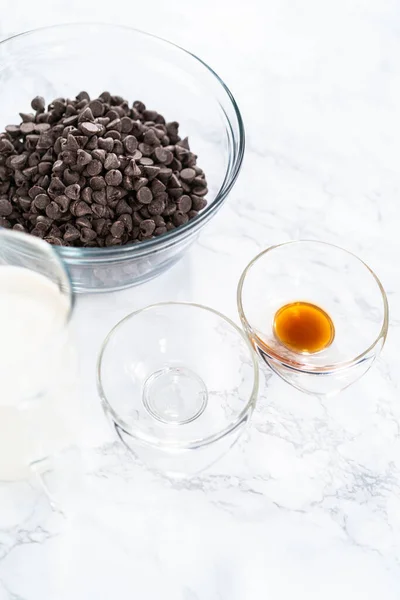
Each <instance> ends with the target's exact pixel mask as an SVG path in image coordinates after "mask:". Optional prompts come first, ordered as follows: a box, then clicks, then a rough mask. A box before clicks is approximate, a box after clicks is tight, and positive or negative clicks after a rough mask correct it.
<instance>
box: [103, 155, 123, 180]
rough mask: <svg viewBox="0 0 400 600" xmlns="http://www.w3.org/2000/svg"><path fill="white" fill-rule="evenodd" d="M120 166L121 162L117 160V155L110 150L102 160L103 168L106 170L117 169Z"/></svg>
mask: <svg viewBox="0 0 400 600" xmlns="http://www.w3.org/2000/svg"><path fill="white" fill-rule="evenodd" d="M120 166H121V163H120V161H119V160H118V158H117V155H116V154H114V152H110V154H107V156H106V159H105V161H104V168H105V169H107V171H109V170H111V169H118V168H119V167H120ZM111 185H112V184H111Z"/></svg>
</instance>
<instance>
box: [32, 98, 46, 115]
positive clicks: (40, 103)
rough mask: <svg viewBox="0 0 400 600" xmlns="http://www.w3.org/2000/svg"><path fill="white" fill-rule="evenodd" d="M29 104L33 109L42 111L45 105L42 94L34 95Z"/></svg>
mask: <svg viewBox="0 0 400 600" xmlns="http://www.w3.org/2000/svg"><path fill="white" fill-rule="evenodd" d="M31 106H32V108H33V110H36V111H37V112H43V111H44V109H45V107H46V103H45V101H44V98H42V96H36V98H34V99H33V100H32V102H31Z"/></svg>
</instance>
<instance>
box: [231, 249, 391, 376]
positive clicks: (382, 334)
mask: <svg viewBox="0 0 400 600" xmlns="http://www.w3.org/2000/svg"><path fill="white" fill-rule="evenodd" d="M304 243H308V244H317V245H321V244H323V245H324V246H330V247H331V248H335V249H338V250H341V251H342V252H345V253H346V254H349V255H350V256H352V257H354V258H355V259H356V260H357V261H358V262H359V263H361V265H363V266H364V267H365V268H366V269H367V270H368V271H369V273H370V274H371V275H372V277H373V278H374V280H375V282H376V284H377V285H378V288H379V291H380V292H381V296H382V302H383V319H382V326H381V329H380V331H379V334H378V335H377V337H376V338H375V340H374V341H373V342H372V343H371V344H370V345H369V346H368V348H367V349H366V350H364V351H363V352H361V353H360V354H358V355H357V356H355V357H354V358H352V359H349V360H345V361H339V362H335V363H332V364H327V365H312V364H307V363H306V362H303V363H300V362H297V361H296V360H290V359H288V358H287V357H285V356H283V355H280V354H279V353H278V352H276V351H275V350H274V349H273V348H271V347H270V346H268V345H267V344H266V343H265V342H264V341H263V340H261V339H260V337H259V336H258V335H257V333H256V332H255V331H254V329H253V328H252V326H251V324H250V322H249V321H248V319H247V317H246V311H245V309H244V306H243V288H244V285H245V281H246V277H247V275H248V273H249V271H250V270H251V268H252V267H253V266H254V265H255V263H256V262H257V261H258V260H259V259H261V258H263V257H264V256H265V255H266V254H268V253H269V252H271V251H273V250H275V249H277V248H282V247H283V246H289V245H295V244H304ZM236 300H237V307H238V312H239V316H240V320H241V322H242V325H243V328H244V330H245V331H246V333H247V335H248V336H249V338H250V339H251V340H252V341H253V344H254V345H255V346H256V348H257V350H258V351H259V352H262V353H263V354H265V355H266V356H267V357H268V358H270V359H271V360H272V361H277V362H279V363H280V364H281V365H282V366H284V367H287V368H288V369H290V370H291V371H295V372H298V373H305V374H309V375H318V374H324V375H328V374H330V373H336V372H337V371H340V370H342V369H347V368H349V367H354V366H356V365H358V364H360V363H362V362H363V361H364V360H366V359H367V358H368V355H369V353H370V352H371V351H372V350H373V349H374V348H375V346H376V345H377V344H378V342H379V341H380V340H382V347H383V346H384V344H385V341H386V337H387V333H388V327H389V304H388V299H387V296H386V292H385V290H384V288H383V285H382V283H381V282H380V280H379V278H378V276H377V275H376V274H375V273H374V271H373V270H372V269H371V268H370V267H369V266H368V265H367V264H366V263H365V262H364V261H363V260H362V259H361V258H359V257H358V256H357V255H356V254H354V252H351V251H350V250H347V249H346V248H342V247H341V246H338V245H337V244H331V243H330V242H324V241H321V240H306V239H304V240H289V241H287V242H283V243H281V244H275V245H273V246H270V247H268V248H266V249H265V250H262V251H261V252H259V253H258V254H257V255H256V256H255V257H254V258H253V259H252V260H251V261H250V262H249V263H248V265H247V266H246V267H245V269H244V271H243V272H242V275H241V276H240V279H239V282H238V286H237V293H236ZM305 356H306V355H305Z"/></svg>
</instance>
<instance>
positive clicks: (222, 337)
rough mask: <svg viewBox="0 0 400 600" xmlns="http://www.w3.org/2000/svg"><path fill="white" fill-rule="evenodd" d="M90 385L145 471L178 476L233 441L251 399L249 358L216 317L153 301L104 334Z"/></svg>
mask: <svg viewBox="0 0 400 600" xmlns="http://www.w3.org/2000/svg"><path fill="white" fill-rule="evenodd" d="M97 383H98V390H99V394H100V397H101V399H102V404H103V408H104V410H105V412H106V414H107V415H108V416H109V417H110V419H111V422H112V424H113V425H114V426H115V429H116V431H117V433H118V435H119V436H120V438H121V440H122V441H123V442H124V443H125V445H126V446H127V447H128V448H130V449H131V450H132V451H133V453H134V454H135V455H136V456H138V458H139V459H141V460H142V462H143V463H145V464H147V465H148V466H149V467H151V468H153V469H155V470H157V471H161V472H163V473H166V474H168V475H173V476H175V477H181V476H187V475H193V474H194V473H197V472H199V471H201V470H202V469H204V468H206V467H207V466H209V465H210V464H212V463H213V462H215V461H216V460H217V459H218V458H219V457H220V456H221V455H222V454H224V453H225V452H226V451H227V450H228V449H229V448H230V447H231V446H232V444H233V443H234V442H235V441H236V440H237V439H238V437H239V435H240V434H241V432H242V431H243V429H244V426H245V424H246V423H247V422H248V420H249V418H250V416H251V414H252V411H253V408H254V405H255V401H256V398H257V392H258V366H257V357H256V355H255V353H254V351H253V349H252V346H251V344H250V342H249V341H248V339H247V338H246V336H245V335H244V334H243V332H242V331H241V330H240V329H239V328H238V327H237V326H236V325H235V324H234V323H232V321H230V320H229V319H227V318H226V317H224V316H223V315H221V314H220V313H218V312H216V311H214V310H212V309H210V308H206V307H204V306H199V305H196V304H184V303H164V304H156V305H153V306H149V307H147V308H144V309H142V310H139V311H137V312H134V313H132V314H131V315H129V316H127V317H126V318H125V319H123V320H122V321H121V322H120V323H118V325H116V326H115V327H114V329H113V330H112V331H111V332H110V334H109V335H108V337H107V338H106V340H105V342H104V344H103V347H102V349H101V352H100V356H99V360H98V372H97Z"/></svg>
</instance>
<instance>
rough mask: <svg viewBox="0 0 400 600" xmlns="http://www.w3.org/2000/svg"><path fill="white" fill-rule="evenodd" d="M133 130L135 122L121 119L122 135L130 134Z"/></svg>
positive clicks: (124, 118)
mask: <svg viewBox="0 0 400 600" xmlns="http://www.w3.org/2000/svg"><path fill="white" fill-rule="evenodd" d="M132 128H133V121H132V119H130V118H129V117H122V119H121V131H122V133H130V132H131V131H132Z"/></svg>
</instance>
